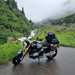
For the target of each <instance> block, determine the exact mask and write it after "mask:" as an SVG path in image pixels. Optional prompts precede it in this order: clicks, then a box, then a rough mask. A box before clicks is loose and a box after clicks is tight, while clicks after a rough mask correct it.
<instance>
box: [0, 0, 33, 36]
mask: <svg viewBox="0 0 75 75" xmlns="http://www.w3.org/2000/svg"><path fill="white" fill-rule="evenodd" d="M31 25H32V22H30V21H29V20H28V19H27V18H26V16H25V14H24V9H23V8H22V11H21V10H19V9H18V7H17V4H16V2H15V0H6V1H5V0H0V34H1V35H4V36H5V35H7V37H8V36H14V35H13V34H15V33H20V34H24V33H27V32H29V31H30V30H31ZM2 33H3V34H2ZM10 33H11V34H10Z"/></svg>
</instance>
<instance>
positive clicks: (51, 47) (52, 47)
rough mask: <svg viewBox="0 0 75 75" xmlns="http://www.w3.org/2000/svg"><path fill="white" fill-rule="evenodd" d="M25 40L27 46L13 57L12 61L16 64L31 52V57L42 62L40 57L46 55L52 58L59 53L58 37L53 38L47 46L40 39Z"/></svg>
mask: <svg viewBox="0 0 75 75" xmlns="http://www.w3.org/2000/svg"><path fill="white" fill-rule="evenodd" d="M24 42H25V43H26V47H25V48H24V49H23V50H22V51H20V52H19V53H18V54H17V55H16V56H15V57H14V58H13V60H12V63H13V64H14V65H18V64H19V63H21V61H22V60H23V59H24V57H25V55H26V54H27V53H29V58H31V59H34V60H35V59H38V62H40V58H44V57H46V58H47V59H48V60H52V59H53V58H54V57H56V55H57V48H58V47H59V43H58V41H57V40H56V39H53V40H52V42H51V43H46V44H47V45H46V46H44V45H43V44H42V42H40V41H32V42H30V41H29V40H28V39H26V40H25V41H24Z"/></svg>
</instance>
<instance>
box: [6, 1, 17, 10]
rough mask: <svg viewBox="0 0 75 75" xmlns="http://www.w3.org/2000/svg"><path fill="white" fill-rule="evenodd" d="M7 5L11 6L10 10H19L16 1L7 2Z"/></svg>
mask: <svg viewBox="0 0 75 75" xmlns="http://www.w3.org/2000/svg"><path fill="white" fill-rule="evenodd" d="M6 3H7V4H8V5H9V7H10V8H15V9H17V3H16V2H15V0H7V1H6Z"/></svg>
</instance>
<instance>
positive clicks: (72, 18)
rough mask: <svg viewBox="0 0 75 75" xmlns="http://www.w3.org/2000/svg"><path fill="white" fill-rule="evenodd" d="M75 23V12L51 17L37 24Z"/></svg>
mask: <svg viewBox="0 0 75 75" xmlns="http://www.w3.org/2000/svg"><path fill="white" fill-rule="evenodd" d="M73 23H75V13H73V14H70V15H66V16H63V17H61V18H59V19H49V18H48V19H45V20H43V21H41V22H39V23H37V24H39V25H51V24H52V25H57V24H60V25H64V24H65V25H68V24H73ZM35 25H36V24H35Z"/></svg>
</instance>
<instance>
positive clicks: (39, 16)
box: [16, 0, 75, 22]
mask: <svg viewBox="0 0 75 75" xmlns="http://www.w3.org/2000/svg"><path fill="white" fill-rule="evenodd" d="M16 2H17V4H18V7H19V9H20V10H21V9H22V7H24V11H25V15H26V17H27V18H28V19H31V20H32V21H33V22H39V21H42V20H44V19H46V18H50V19H55V18H59V17H61V16H64V15H66V14H71V13H74V12H75V0H16Z"/></svg>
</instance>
